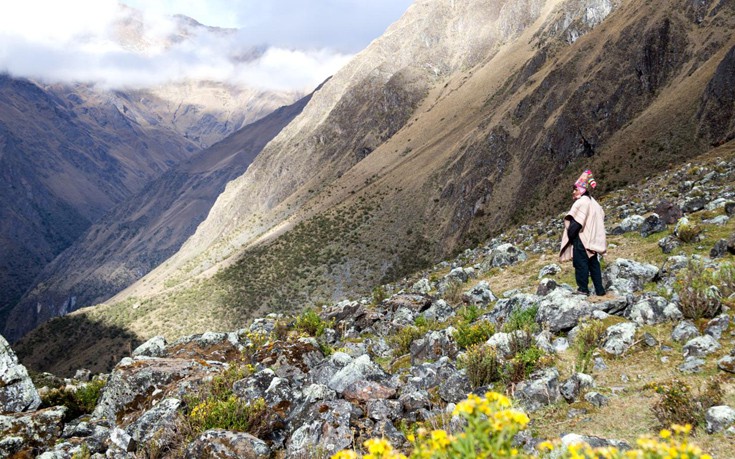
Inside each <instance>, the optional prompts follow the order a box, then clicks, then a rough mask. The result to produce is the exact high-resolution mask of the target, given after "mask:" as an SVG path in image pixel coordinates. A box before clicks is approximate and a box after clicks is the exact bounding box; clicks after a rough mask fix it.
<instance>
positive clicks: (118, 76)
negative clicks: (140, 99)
mask: <svg viewBox="0 0 735 459" xmlns="http://www.w3.org/2000/svg"><path fill="white" fill-rule="evenodd" d="M384 2H385V5H383V6H382V7H381V1H377V0H373V1H372V2H367V1H365V0H320V1H313V2H303V1H301V2H296V1H291V0H288V1H287V0H270V1H263V0H259V1H257V2H256V1H251V0H207V1H206V2H205V1H202V0H188V1H177V2H172V1H169V2H167V1H152V0H145V1H142V0H140V1H138V0H127V1H126V3H128V4H130V5H131V6H134V7H136V8H141V9H140V10H134V9H131V8H127V7H123V6H122V5H120V4H119V3H118V2H117V1H116V0H70V1H65V2H59V1H57V0H45V1H44V0H25V1H23V2H13V3H12V4H10V5H8V4H6V5H4V6H3V14H2V15H0V72H6V73H9V74H11V75H13V76H16V77H27V78H32V79H38V80H42V81H47V82H86V83H95V84H99V85H101V86H104V87H108V88H123V87H150V86H155V85H159V84H163V83H167V82H171V81H183V80H191V79H193V80H212V81H221V82H227V83H231V84H236V85H246V86H249V87H258V88H264V89H275V90H304V91H308V90H311V89H313V88H314V87H315V86H316V85H318V84H319V83H321V82H322V81H323V80H325V79H326V78H327V77H328V76H330V75H332V74H334V73H335V72H336V71H337V70H338V69H339V68H340V67H342V66H343V65H344V64H345V63H347V61H348V60H349V59H351V57H352V55H353V53H354V52H356V51H358V50H359V49H361V48H362V47H364V46H365V45H366V44H367V43H369V41H370V40H372V39H373V38H376V37H377V36H379V35H380V34H381V33H382V31H383V30H384V29H385V28H386V27H387V26H388V25H389V24H390V23H392V22H394V21H395V20H397V19H398V17H400V14H401V13H402V11H403V10H405V8H406V7H407V6H408V3H410V0H400V1H399V0H384ZM386 5H388V6H389V7H388V6H386ZM368 11H370V12H372V13H370V14H368V13H367V12H368ZM174 13H182V14H186V15H188V16H190V17H193V18H194V19H197V20H198V21H200V22H202V23H205V24H207V25H213V26H228V27H233V26H235V27H237V30H235V29H216V28H212V27H202V26H192V25H186V24H184V23H183V22H182V21H180V20H176V19H174V18H173V17H172V16H171V15H172V14H174ZM361 20H362V23H363V24H364V25H363V27H362V29H360V28H358V27H357V25H356V24H357V23H359V22H360V21H361Z"/></svg>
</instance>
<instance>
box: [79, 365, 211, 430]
mask: <svg viewBox="0 0 735 459" xmlns="http://www.w3.org/2000/svg"><path fill="white" fill-rule="evenodd" d="M221 370H222V367H217V366H214V365H209V364H206V363H205V362H197V361H194V360H184V359H151V358H144V359H142V360H140V359H136V360H133V359H129V358H127V359H123V360H122V361H120V363H119V364H118V365H117V366H116V367H115V369H114V370H113V372H112V375H111V376H110V379H109V380H108V381H107V385H106V386H105V390H104V391H103V392H102V396H101V397H100V399H99V401H98V402H97V407H96V408H95V409H94V412H93V413H92V416H93V417H94V418H105V419H109V420H111V421H116V422H118V423H119V424H124V423H125V422H126V421H127V422H130V421H132V420H133V419H134V418H135V417H137V416H136V415H139V414H140V413H139V410H140V409H141V408H142V407H144V406H145V405H146V404H147V403H148V404H152V403H154V402H155V401H156V400H162V399H163V398H166V396H167V394H166V393H165V392H164V391H163V390H161V389H162V388H165V387H169V386H174V387H175V386H176V383H177V382H179V381H182V380H184V379H185V378H192V379H197V380H200V379H202V378H204V377H206V376H207V375H209V374H212V373H215V372H219V371H221ZM187 390H188V389H187V388H181V389H180V390H179V392H182V393H181V394H178V393H174V394H173V395H174V396H183V395H184V394H183V393H184V392H186V391H187ZM174 392H176V390H175V389H174ZM148 406H150V405H148Z"/></svg>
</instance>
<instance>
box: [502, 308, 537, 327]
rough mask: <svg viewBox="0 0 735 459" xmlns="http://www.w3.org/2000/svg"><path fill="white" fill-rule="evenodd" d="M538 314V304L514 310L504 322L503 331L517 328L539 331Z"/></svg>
mask: <svg viewBox="0 0 735 459" xmlns="http://www.w3.org/2000/svg"><path fill="white" fill-rule="evenodd" d="M536 314H538V306H532V307H530V308H528V309H516V310H514V311H513V312H512V313H511V314H510V316H509V317H508V320H506V321H505V323H504V324H503V331H504V332H506V333H511V332H514V331H516V330H525V331H527V332H529V333H536V332H538V330H539V325H538V323H536Z"/></svg>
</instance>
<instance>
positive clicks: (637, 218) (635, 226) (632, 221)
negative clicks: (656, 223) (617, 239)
mask: <svg viewBox="0 0 735 459" xmlns="http://www.w3.org/2000/svg"><path fill="white" fill-rule="evenodd" d="M644 221H645V218H644V217H643V216H642V215H631V216H629V217H625V218H624V219H623V221H621V222H620V224H619V225H618V226H616V227H615V228H613V230H612V234H623V233H629V232H631V231H640V230H641V226H642V225H643V222H644Z"/></svg>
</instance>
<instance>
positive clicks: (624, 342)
mask: <svg viewBox="0 0 735 459" xmlns="http://www.w3.org/2000/svg"><path fill="white" fill-rule="evenodd" d="M635 331H636V325H635V324H634V323H633V322H623V323H619V324H616V325H612V326H610V327H608V329H607V330H606V331H605V339H604V342H603V344H602V349H603V350H604V351H605V352H607V353H608V354H613V355H622V354H623V353H624V352H625V351H627V350H628V349H630V347H631V346H633V343H634V342H635Z"/></svg>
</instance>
